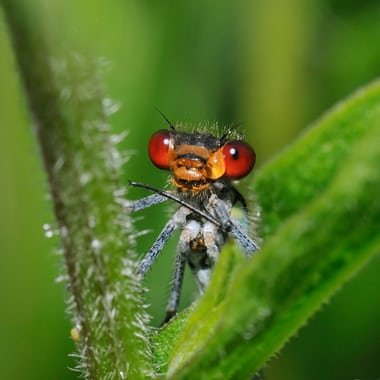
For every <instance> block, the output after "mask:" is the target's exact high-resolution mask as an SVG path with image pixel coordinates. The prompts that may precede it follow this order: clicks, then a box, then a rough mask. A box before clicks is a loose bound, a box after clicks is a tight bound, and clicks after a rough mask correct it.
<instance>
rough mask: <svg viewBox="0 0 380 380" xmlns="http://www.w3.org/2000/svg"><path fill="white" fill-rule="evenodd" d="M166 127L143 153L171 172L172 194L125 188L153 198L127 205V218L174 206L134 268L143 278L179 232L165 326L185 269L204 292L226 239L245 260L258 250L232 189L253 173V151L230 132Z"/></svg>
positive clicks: (175, 304) (244, 210) (244, 208)
mask: <svg viewBox="0 0 380 380" xmlns="http://www.w3.org/2000/svg"><path fill="white" fill-rule="evenodd" d="M165 119H166V118H165ZM166 120H167V119H166ZM167 121H168V120H167ZM168 123H169V126H170V128H169V129H165V130H164V129H162V130H159V131H157V132H156V133H154V134H153V135H152V137H151V138H150V141H149V144H148V152H149V157H150V159H151V161H152V163H153V164H154V165H155V166H156V167H157V168H159V169H163V170H168V171H169V172H170V175H171V181H172V184H173V186H174V191H165V190H159V189H155V188H153V187H151V186H149V185H145V184H141V183H138V182H130V184H131V185H133V186H138V187H143V188H146V189H148V190H151V191H153V194H152V195H150V196H148V197H145V198H142V199H140V200H137V201H133V202H127V207H128V209H129V210H130V211H132V212H134V211H138V210H142V209H145V208H147V207H150V206H153V205H154V204H157V203H161V202H164V201H167V200H173V201H174V202H176V203H177V204H178V205H179V208H178V210H177V211H176V212H175V213H174V215H173V216H172V217H171V218H170V219H169V221H168V222H167V223H166V225H165V227H164V228H163V230H162V231H161V233H160V234H159V236H158V237H157V239H156V241H155V242H154V243H153V245H152V247H151V248H150V250H149V251H148V253H147V254H146V255H145V257H144V258H143V259H142V260H141V262H140V264H139V267H138V273H139V274H140V275H144V274H145V273H146V272H147V271H148V270H149V269H150V267H151V266H152V264H153V262H154V261H155V259H156V258H157V256H158V255H159V253H160V252H161V250H162V248H163V246H164V245H165V243H166V242H167V240H168V239H169V238H170V236H171V235H172V234H173V232H174V231H175V230H177V229H178V230H180V231H181V233H180V237H179V242H178V245H177V253H176V259H175V265H174V272H173V280H172V289H171V293H170V297H169V302H168V306H167V315H166V319H165V321H168V320H169V319H170V318H171V317H172V316H173V315H174V314H175V313H176V310H177V308H178V304H179V298H180V293H181V288H182V281H183V274H184V270H185V265H186V263H188V265H189V267H190V268H191V270H192V272H193V273H194V275H195V278H196V281H197V283H198V285H199V288H200V290H201V291H203V290H204V289H205V287H206V286H207V284H208V282H209V280H210V277H211V273H212V269H213V267H214V265H215V262H216V261H217V260H218V257H219V254H220V251H221V249H222V247H223V245H224V244H225V242H226V240H227V239H228V238H229V237H232V238H234V239H235V240H236V242H237V243H238V244H239V245H240V247H241V248H242V249H243V251H244V252H245V253H246V255H247V256H249V255H251V254H253V253H254V252H256V251H257V249H258V246H257V244H256V242H255V241H254V240H253V239H252V238H251V237H250V236H249V235H248V233H247V230H248V229H247V224H248V219H247V204H246V201H245V199H244V197H243V195H242V194H241V193H240V192H239V191H238V190H237V189H236V188H235V187H234V186H233V184H232V181H234V180H236V179H240V178H242V177H245V176H246V175H248V174H249V173H250V171H251V170H252V168H253V166H254V164H255V153H254V151H253V149H252V148H251V147H250V146H249V145H248V144H247V143H246V142H244V141H243V140H242V139H239V138H231V135H232V131H231V130H230V129H227V130H225V131H224V133H222V134H221V135H220V137H218V136H216V135H213V134H210V133H207V132H199V131H193V132H186V131H179V130H177V128H175V127H174V126H173V125H172V124H171V123H170V122H169V121H168ZM236 206H240V209H241V210H242V214H243V220H241V219H240V220H239V219H236V218H235V217H234V216H233V212H232V211H233V209H234V208H235V207H236Z"/></svg>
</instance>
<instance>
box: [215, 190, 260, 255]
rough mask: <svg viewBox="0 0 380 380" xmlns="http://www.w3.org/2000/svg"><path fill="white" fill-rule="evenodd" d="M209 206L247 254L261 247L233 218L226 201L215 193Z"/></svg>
mask: <svg viewBox="0 0 380 380" xmlns="http://www.w3.org/2000/svg"><path fill="white" fill-rule="evenodd" d="M209 207H210V208H211V213H212V214H213V215H215V216H217V218H218V219H219V220H220V222H221V225H222V226H223V227H224V229H225V230H227V231H229V232H230V234H231V235H232V236H233V237H234V238H235V240H236V242H237V243H238V244H239V246H240V247H241V248H242V249H243V251H244V252H245V253H246V255H247V256H251V255H252V254H253V253H255V252H256V251H257V250H258V249H259V247H258V246H257V244H256V243H255V242H254V241H253V240H252V239H251V238H250V237H249V236H248V235H247V234H246V233H244V232H243V229H242V228H241V227H239V225H238V224H237V223H235V222H234V221H233V220H232V219H231V217H230V213H229V212H228V210H227V207H226V205H225V203H224V202H223V201H222V200H221V199H220V198H218V197H217V196H216V195H215V194H214V195H212V196H211V197H210V202H209Z"/></svg>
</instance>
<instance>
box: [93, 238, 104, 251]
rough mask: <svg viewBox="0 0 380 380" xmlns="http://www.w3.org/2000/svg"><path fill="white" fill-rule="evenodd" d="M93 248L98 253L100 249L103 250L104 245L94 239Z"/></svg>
mask: <svg viewBox="0 0 380 380" xmlns="http://www.w3.org/2000/svg"><path fill="white" fill-rule="evenodd" d="M91 248H92V249H93V250H94V251H95V252H96V253H98V252H99V251H100V249H101V248H102V243H101V242H100V240H98V239H92V241H91Z"/></svg>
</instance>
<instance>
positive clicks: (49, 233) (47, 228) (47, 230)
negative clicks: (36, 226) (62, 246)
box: [42, 223, 54, 239]
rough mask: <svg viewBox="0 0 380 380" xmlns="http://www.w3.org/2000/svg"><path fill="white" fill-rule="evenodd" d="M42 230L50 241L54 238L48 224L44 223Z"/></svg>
mask: <svg viewBox="0 0 380 380" xmlns="http://www.w3.org/2000/svg"><path fill="white" fill-rule="evenodd" d="M42 228H43V230H44V234H45V237H47V238H48V239H50V238H52V237H53V236H54V230H53V228H52V226H51V225H50V224H47V223H45V224H44V225H43V226H42Z"/></svg>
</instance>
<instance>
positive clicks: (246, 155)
mask: <svg viewBox="0 0 380 380" xmlns="http://www.w3.org/2000/svg"><path fill="white" fill-rule="evenodd" d="M222 149H223V155H224V164H225V166H226V171H225V175H226V176H227V177H229V178H231V179H239V178H242V177H245V176H246V175H247V174H248V173H249V172H250V171H251V170H252V169H253V167H254V165H255V161H256V154H255V152H254V150H253V149H252V148H251V147H250V146H249V145H248V144H247V143H245V142H244V141H230V142H228V143H227V144H226V145H224V147H223V148H222Z"/></svg>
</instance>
